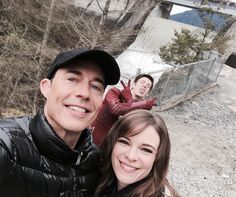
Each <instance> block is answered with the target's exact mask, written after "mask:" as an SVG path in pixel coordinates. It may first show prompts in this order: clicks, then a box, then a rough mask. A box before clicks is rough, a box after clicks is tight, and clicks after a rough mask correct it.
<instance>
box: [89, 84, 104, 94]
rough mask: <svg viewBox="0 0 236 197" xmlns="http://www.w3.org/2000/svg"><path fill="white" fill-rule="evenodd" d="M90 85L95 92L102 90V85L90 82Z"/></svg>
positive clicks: (101, 91)
mask: <svg viewBox="0 0 236 197" xmlns="http://www.w3.org/2000/svg"><path fill="white" fill-rule="evenodd" d="M91 87H92V88H93V89H94V90H95V91H97V92H100V93H103V92H104V87H103V85H97V84H92V85H91Z"/></svg>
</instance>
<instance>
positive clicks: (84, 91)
mask: <svg viewBox="0 0 236 197" xmlns="http://www.w3.org/2000/svg"><path fill="white" fill-rule="evenodd" d="M89 89H90V87H89V84H88V83H86V82H83V83H81V84H79V85H78V86H77V87H76V96H78V97H82V98H85V99H87V98H88V97H89V94H90V92H89Z"/></svg>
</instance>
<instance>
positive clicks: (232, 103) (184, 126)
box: [160, 66, 236, 197]
mask: <svg viewBox="0 0 236 197" xmlns="http://www.w3.org/2000/svg"><path fill="white" fill-rule="evenodd" d="M160 114H161V115H162V116H163V118H164V119H165V121H166V123H167V127H168V128H169V132H170V137H171V142H172V153H171V163H170V172H169V177H170V181H171V182H172V183H173V184H174V186H175V187H176V188H177V190H178V192H179V193H180V195H181V196H184V197H187V196H191V197H195V196H196V197H199V196H200V197H205V196H206V197H208V196H212V197H213V196H214V197H219V196H221V197H223V196H224V197H225V196H236V70H234V69H231V68H230V67H228V66H224V68H223V70H222V72H221V74H220V76H219V79H218V86H216V87H215V88H213V89H210V90H208V91H206V92H204V93H202V94H200V95H198V96H196V97H195V98H193V99H192V100H190V101H187V102H185V103H183V104H180V105H178V106H176V107H175V108H173V109H171V110H168V111H165V112H161V113H160Z"/></svg>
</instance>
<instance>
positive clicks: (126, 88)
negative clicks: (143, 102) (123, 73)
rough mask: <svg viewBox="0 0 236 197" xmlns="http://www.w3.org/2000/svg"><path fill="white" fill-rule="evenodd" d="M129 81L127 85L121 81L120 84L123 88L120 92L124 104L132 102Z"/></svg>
mask: <svg viewBox="0 0 236 197" xmlns="http://www.w3.org/2000/svg"><path fill="white" fill-rule="evenodd" d="M130 81H131V80H130V79H129V81H128V83H127V85H126V84H125V83H124V82H123V81H122V80H121V81H120V83H121V85H122V86H123V90H121V97H122V98H123V99H124V101H125V102H130V101H132V94H131V90H130Z"/></svg>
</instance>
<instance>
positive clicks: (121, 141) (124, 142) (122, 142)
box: [118, 139, 129, 145]
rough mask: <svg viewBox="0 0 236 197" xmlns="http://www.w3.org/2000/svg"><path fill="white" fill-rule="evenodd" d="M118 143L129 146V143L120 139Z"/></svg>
mask: <svg viewBox="0 0 236 197" xmlns="http://www.w3.org/2000/svg"><path fill="white" fill-rule="evenodd" d="M118 142H120V143H121V144H127V145H128V144H129V142H128V141H127V140H125V139H119V140H118Z"/></svg>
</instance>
